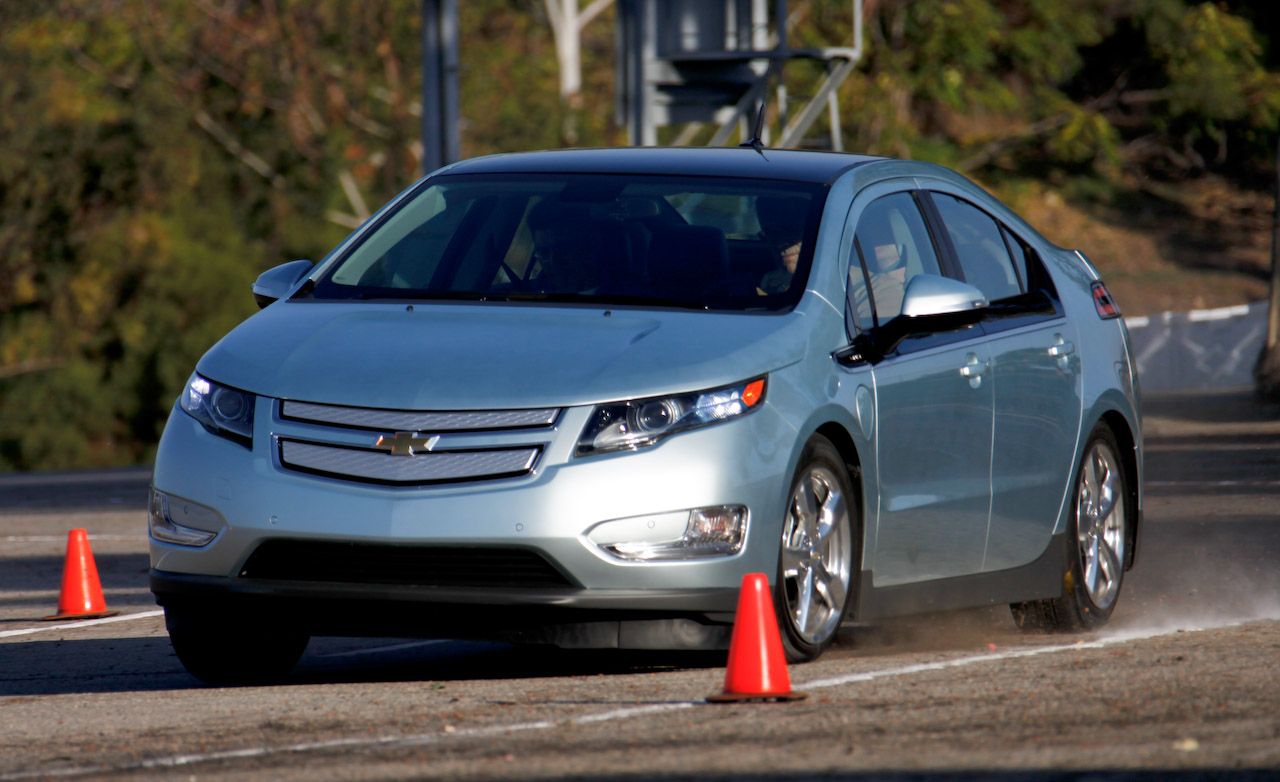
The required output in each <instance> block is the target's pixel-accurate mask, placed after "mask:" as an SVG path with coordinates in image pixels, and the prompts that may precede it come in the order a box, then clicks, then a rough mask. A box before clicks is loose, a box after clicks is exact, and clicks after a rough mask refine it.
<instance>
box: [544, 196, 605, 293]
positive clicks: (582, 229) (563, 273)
mask: <svg viewBox="0 0 1280 782" xmlns="http://www.w3.org/2000/svg"><path fill="white" fill-rule="evenodd" d="M528 219H529V229H530V231H531V232H532V234H533V255H532V256H531V257H530V259H529V260H530V263H532V264H534V268H533V270H532V271H533V275H534V277H533V279H536V280H537V281H538V284H539V287H540V288H541V290H542V291H543V292H544V293H591V292H593V291H594V290H595V289H596V288H597V287H599V285H600V263H599V242H598V239H599V237H598V235H597V233H596V231H595V230H593V228H594V227H593V226H592V225H591V224H589V223H586V222H585V220H586V216H585V215H582V214H579V213H578V211H577V210H575V209H573V208H571V207H569V206H567V205H565V204H562V203H560V202H558V201H542V202H540V203H539V204H538V205H537V206H535V207H533V209H531V210H530V211H529V218H528Z"/></svg>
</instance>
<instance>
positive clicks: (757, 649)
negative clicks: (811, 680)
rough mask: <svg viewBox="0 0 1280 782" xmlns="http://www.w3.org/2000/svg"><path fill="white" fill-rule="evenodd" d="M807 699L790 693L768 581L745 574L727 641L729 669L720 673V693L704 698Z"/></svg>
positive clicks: (722, 700) (718, 700) (714, 700)
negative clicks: (722, 675) (722, 678)
mask: <svg viewBox="0 0 1280 782" xmlns="http://www.w3.org/2000/svg"><path fill="white" fill-rule="evenodd" d="M805 697H807V696H806V694H805V693H803V692H792V690H791V676H790V675H789V674H788V673H787V659H786V655H785V654H784V653H783V651H782V637H781V636H780V635H778V617H777V614H775V613H774V612H773V596H772V594H771V593H770V590H769V577H768V576H766V575H765V574H764V573H748V574H746V575H745V576H743V577H742V591H741V592H739V593H738V613H737V615H736V616H735V617H734V620H733V635H732V637H730V639H729V666H728V668H727V669H726V670H725V672H724V692H722V693H720V694H718V695H712V696H711V697H709V698H707V700H708V701H710V702H712V703H735V702H740V701H798V700H800V699H802V698H805Z"/></svg>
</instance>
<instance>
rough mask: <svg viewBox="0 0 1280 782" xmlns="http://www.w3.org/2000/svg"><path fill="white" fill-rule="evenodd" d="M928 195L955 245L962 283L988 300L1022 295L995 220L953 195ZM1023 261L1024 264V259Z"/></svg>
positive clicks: (1021, 288)
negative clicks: (971, 287)
mask: <svg viewBox="0 0 1280 782" xmlns="http://www.w3.org/2000/svg"><path fill="white" fill-rule="evenodd" d="M931 195H932V197H933V203H934V205H935V206H936V207H937V208H938V214H939V216H940V217H941V218H942V223H943V225H945V226H946V231H947V236H948V237H949V238H950V239H951V244H952V246H953V247H954V248H955V251H956V258H957V260H958V261H959V262H960V271H961V273H962V274H963V275H964V280H965V282H967V283H969V284H970V285H972V286H973V287H975V288H977V289H978V290H980V291H982V293H983V295H985V296H986V297H987V300H988V301H999V300H1000V299H1007V298H1009V297H1011V296H1017V295H1019V294H1021V293H1022V292H1023V290H1024V288H1023V286H1022V282H1021V277H1020V275H1019V274H1018V272H1017V271H1016V270H1015V269H1014V264H1013V259H1011V258H1010V257H1009V249H1008V246H1007V245H1006V244H1005V240H1004V237H1003V236H1001V229H1000V226H999V225H998V224H997V223H996V221H995V220H993V219H992V218H991V217H990V216H989V215H987V214H986V213H985V212H983V211H981V210H979V209H978V208H977V207H975V206H973V205H971V204H969V203H966V202H964V201H961V200H960V199H958V198H956V197H954V196H950V195H946V194H945V193H932V194H931ZM1023 262H1024V265H1025V258H1024V259H1023Z"/></svg>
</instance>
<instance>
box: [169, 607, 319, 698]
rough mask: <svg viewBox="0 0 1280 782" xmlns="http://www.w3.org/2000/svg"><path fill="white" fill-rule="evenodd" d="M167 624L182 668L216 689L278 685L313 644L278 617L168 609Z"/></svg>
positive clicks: (205, 610) (207, 609) (216, 609)
mask: <svg viewBox="0 0 1280 782" xmlns="http://www.w3.org/2000/svg"><path fill="white" fill-rule="evenodd" d="M164 623H165V627H166V629H168V631H169V642H170V643H171V644H172V645H173V651H174V653H175V654H177V655H178V660H179V661H180V662H181V663H182V665H183V667H184V668H186V669H187V671H188V672H189V673H190V674H191V675H193V676H195V677H196V678H197V679H199V680H200V681H202V682H204V683H205V684H212V685H242V684H267V683H271V682H275V681H279V680H280V679H283V678H284V677H285V675H286V674H287V673H289V671H290V670H292V668H293V666H294V665H295V664H297V662H298V660H299V658H301V657H302V653H303V651H305V650H306V648H307V642H308V641H309V640H310V638H309V637H308V636H307V634H306V633H304V632H301V631H300V630H297V629H294V628H292V627H290V626H289V625H288V624H287V623H285V622H281V621H279V619H278V618H277V619H276V620H275V621H273V620H272V619H271V618H270V617H268V616H263V615H258V614H253V613H246V612H233V611H230V610H226V609H222V608H219V607H214V606H208V607H204V606H199V605H166V606H165V608H164Z"/></svg>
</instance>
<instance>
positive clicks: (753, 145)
mask: <svg viewBox="0 0 1280 782" xmlns="http://www.w3.org/2000/svg"><path fill="white" fill-rule="evenodd" d="M764 109H765V102H764V101H763V100H761V101H760V108H759V109H758V110H757V111H756V122H755V126H754V130H752V131H751V138H749V139H747V140H746V141H744V142H742V143H741V144H739V145H738V146H740V147H746V148H748V149H754V150H755V151H756V152H757V153H759V155H760V157H764V142H763V141H762V140H761V139H760V134H762V133H763V132H764ZM765 159H766V160H767V159H768V158H765Z"/></svg>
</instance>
